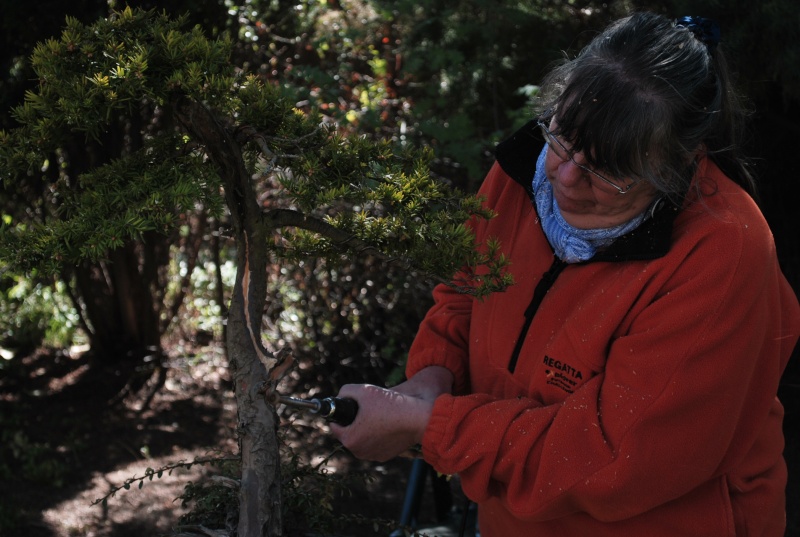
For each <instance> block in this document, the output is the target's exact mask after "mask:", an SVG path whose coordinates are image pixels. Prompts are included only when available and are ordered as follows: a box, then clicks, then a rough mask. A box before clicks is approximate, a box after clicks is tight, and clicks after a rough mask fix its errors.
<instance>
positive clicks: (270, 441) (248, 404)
mask: <svg viewBox="0 0 800 537" xmlns="http://www.w3.org/2000/svg"><path fill="white" fill-rule="evenodd" d="M175 112H176V115H177V118H178V120H179V121H180V122H181V123H182V124H183V125H184V127H185V128H186V129H187V130H188V131H189V132H190V133H191V134H192V135H193V136H194V137H196V138H197V139H198V140H199V141H200V142H201V143H202V144H203V145H204V146H205V148H206V151H207V152H208V154H209V157H210V158H211V160H212V161H213V162H214V164H215V165H216V166H217V168H218V169H219V172H220V175H221V177H222V179H223V181H224V185H225V198H226V203H227V205H228V208H229V209H230V212H231V223H232V225H233V229H234V237H235V240H236V247H237V274H236V283H235V286H234V289H233V294H232V296H231V304H230V309H229V313H228V324H227V351H228V357H229V360H230V365H231V370H232V374H233V381H234V390H235V394H236V403H237V409H238V414H239V416H238V417H239V423H238V434H239V448H240V452H241V457H242V480H241V485H240V489H239V525H238V528H237V532H238V536H239V537H278V536H281V535H283V522H282V518H281V490H280V456H279V450H278V448H279V443H278V436H277V416H276V415H275V411H274V409H273V408H272V407H271V406H270V405H268V404H267V403H266V401H265V399H264V395H263V393H262V390H263V388H264V387H265V386H267V385H268V381H269V376H268V374H269V372H270V371H271V370H272V368H273V367H274V364H275V363H276V360H275V359H274V358H273V356H272V354H271V353H269V352H267V351H266V350H265V349H264V347H263V345H262V343H261V336H260V334H261V315H262V312H263V308H264V303H265V301H266V289H267V260H268V253H269V252H268V246H267V240H266V239H267V237H268V236H269V233H271V229H270V228H269V226H268V225H267V223H265V221H264V220H263V219H262V217H261V210H260V207H259V205H258V201H257V199H256V195H255V191H254V189H253V186H252V184H251V183H250V176H249V174H248V172H247V169H246V167H245V165H244V160H243V159H242V153H241V148H240V147H239V145H238V144H237V142H236V141H235V140H234V138H233V137H232V136H231V134H230V133H229V132H228V130H227V129H226V128H225V126H224V125H222V124H221V123H220V122H219V121H217V119H216V118H215V117H214V116H213V114H212V113H211V112H210V111H209V110H207V109H206V108H205V107H203V106H202V105H200V104H198V103H194V102H191V101H188V100H182V101H179V102H176V103H175Z"/></svg>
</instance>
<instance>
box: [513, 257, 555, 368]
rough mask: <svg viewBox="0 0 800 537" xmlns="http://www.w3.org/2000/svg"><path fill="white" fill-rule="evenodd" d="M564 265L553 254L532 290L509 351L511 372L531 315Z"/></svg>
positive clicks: (530, 320) (514, 366) (534, 312)
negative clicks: (522, 320)
mask: <svg viewBox="0 0 800 537" xmlns="http://www.w3.org/2000/svg"><path fill="white" fill-rule="evenodd" d="M566 266H567V263H566V262H565V261H562V260H561V259H559V258H558V257H557V256H553V264H552V265H550V268H549V269H547V272H545V273H544V274H543V275H542V279H541V280H539V283H538V284H536V289H534V290H533V298H532V299H531V303H530V304H528V307H527V308H526V309H525V323H524V324H523V325H522V330H521V331H520V333H519V337H518V338H517V344H516V345H514V352H512V353H511V361H510V362H509V363H508V370H509V372H511V373H513V372H514V369H516V367H517V360H519V353H520V351H521V350H522V345H523V344H524V343H525V337H526V336H527V335H528V329H530V327H531V323H532V322H533V316H534V315H536V310H538V309H539V305H541V303H542V300H544V297H545V295H546V294H547V291H549V290H550V288H551V287H552V286H553V283H554V282H555V281H556V278H558V275H559V274H561V271H562V270H564V267H566Z"/></svg>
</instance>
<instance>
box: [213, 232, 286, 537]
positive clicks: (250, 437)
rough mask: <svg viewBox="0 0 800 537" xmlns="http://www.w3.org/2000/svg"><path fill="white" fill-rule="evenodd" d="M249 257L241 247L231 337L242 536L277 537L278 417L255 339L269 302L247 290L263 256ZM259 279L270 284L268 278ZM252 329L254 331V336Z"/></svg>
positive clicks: (261, 267) (279, 524) (262, 267)
mask: <svg viewBox="0 0 800 537" xmlns="http://www.w3.org/2000/svg"><path fill="white" fill-rule="evenodd" d="M240 244H241V243H240ZM262 249H263V248H262ZM247 253H248V252H247V251H246V248H245V247H244V246H242V247H241V249H240V253H239V255H238V257H239V263H238V267H239V269H238V271H237V276H236V286H235V288H234V291H233V296H232V298H231V305H230V312H229V316H228V333H227V344H228V356H229V359H230V362H231V370H232V374H233V380H234V383H235V384H234V386H235V393H236V404H237V408H238V414H239V423H238V433H239V448H240V452H241V457H242V482H241V487H240V489H239V527H238V535H239V537H277V536H280V535H283V527H282V526H283V524H282V520H281V489H280V457H279V445H278V436H277V416H276V415H275V411H274V409H273V408H272V407H271V406H269V405H267V403H266V402H265V400H264V395H263V393H262V391H261V389H262V388H263V386H264V385H265V383H266V382H267V371H266V368H265V367H264V365H263V364H262V363H261V361H260V360H259V359H258V355H257V352H258V351H257V350H256V348H257V345H258V343H256V344H254V343H253V340H252V337H251V334H252V333H254V334H256V337H260V335H259V333H260V330H257V329H258V328H260V324H261V323H260V322H259V323H255V322H253V319H259V320H260V319H261V312H262V308H263V304H264V299H263V298H262V299H261V300H257V299H255V297H254V295H260V294H261V293H260V290H259V291H254V290H253V288H252V282H251V283H250V289H245V288H244V286H243V285H242V282H243V281H245V280H246V279H248V278H249V276H250V275H248V274H247V271H249V270H250V267H252V266H253V265H254V263H252V261H253V259H252V257H261V256H259V255H253V254H252V253H251V254H250V255H251V260H250V262H249V263H248V262H247V261H246V260H245V259H243V258H244V256H246V255H247ZM258 266H259V271H260V272H261V274H265V269H266V267H265V264H262V263H258ZM251 275H252V272H251ZM260 279H262V280H263V281H264V282H265V281H266V280H265V278H263V277H262V278H260ZM246 293H247V294H246ZM248 295H249V296H248ZM248 317H249V318H248ZM250 328H253V332H252V333H251V330H250Z"/></svg>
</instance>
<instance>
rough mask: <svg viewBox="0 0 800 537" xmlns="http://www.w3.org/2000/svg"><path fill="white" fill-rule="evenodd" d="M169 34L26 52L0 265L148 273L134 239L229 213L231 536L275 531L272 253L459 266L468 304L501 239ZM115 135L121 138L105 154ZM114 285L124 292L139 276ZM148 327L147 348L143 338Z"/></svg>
mask: <svg viewBox="0 0 800 537" xmlns="http://www.w3.org/2000/svg"><path fill="white" fill-rule="evenodd" d="M182 23H183V21H181V20H177V21H173V20H170V19H169V18H168V17H167V16H166V15H157V14H155V12H152V11H151V12H142V11H132V10H131V9H126V10H124V11H121V12H114V13H112V15H111V16H110V17H109V18H108V19H104V20H101V21H99V22H97V23H95V24H94V25H92V26H85V25H83V24H81V23H80V22H78V21H77V20H75V19H68V20H67V27H66V29H65V30H64V32H63V33H62V35H61V38H60V39H50V40H48V41H46V42H44V43H41V44H39V45H38V46H37V47H36V49H35V51H34V54H33V56H32V65H33V67H34V69H35V71H36V73H37V76H38V81H39V86H38V88H37V90H36V91H29V92H27V93H26V97H25V102H24V103H23V104H22V105H21V106H19V107H17V108H16V109H15V110H14V117H15V119H16V120H17V121H18V122H19V124H20V127H18V128H15V129H11V130H9V131H2V132H0V147H2V149H0V170H2V173H3V179H4V182H5V184H6V185H7V186H14V185H21V186H23V188H24V187H25V186H27V185H28V184H29V183H30V178H31V177H33V178H36V179H38V183H39V184H40V185H41V186H40V188H39V189H38V190H37V191H36V197H35V198H32V202H33V201H34V199H35V200H36V201H37V202H38V204H37V205H36V206H35V210H32V211H29V212H28V213H27V214H26V215H25V216H26V218H20V217H19V216H18V215H16V214H13V215H10V218H6V220H7V221H8V220H10V222H8V223H7V225H6V226H5V227H4V228H3V229H2V233H0V256H2V259H3V260H4V261H5V262H6V263H8V264H9V265H10V266H12V267H15V268H20V269H24V270H36V271H40V272H44V273H51V274H61V275H63V274H64V266H65V265H68V266H74V267H76V269H75V271H74V273H75V277H76V278H77V279H78V280H80V279H81V278H83V277H87V276H88V275H91V268H89V267H88V266H84V267H81V263H83V262H84V261H89V262H91V263H96V264H97V265H96V266H98V267H103V268H106V269H107V271H109V272H116V271H117V270H118V268H119V267H120V266H122V267H125V266H128V265H133V266H138V267H143V269H141V270H142V272H143V273H146V272H147V271H148V270H155V269H156V267H154V265H155V263H154V262H153V260H152V259H151V257H149V255H148V252H145V253H144V255H143V254H142V252H141V251H137V249H138V248H142V246H141V245H145V246H144V247H145V248H146V247H147V246H148V245H150V244H153V243H156V237H157V234H159V233H165V232H167V233H168V232H170V230H172V229H173V228H175V227H177V225H178V224H179V223H180V222H181V221H182V219H183V220H184V221H186V220H189V217H188V216H187V215H198V217H201V218H202V217H203V216H204V214H205V213H206V212H207V213H208V214H210V215H212V216H213V217H215V218H222V217H223V216H226V217H227V218H228V219H229V223H230V233H231V234H232V236H233V238H234V240H235V245H236V256H237V276H236V283H235V287H234V290H233V294H232V299H231V305H230V308H229V317H228V321H227V326H228V338H227V346H228V352H229V356H230V357H231V369H232V371H233V381H234V385H235V392H236V399H237V405H238V414H239V442H240V449H241V457H242V478H241V484H240V495H239V500H240V502H239V506H240V515H239V524H238V530H237V531H238V534H239V535H240V536H248V537H249V536H260V535H270V536H272V535H281V534H282V522H281V517H280V486H279V483H280V480H279V468H280V464H279V457H278V443H277V437H276V427H275V421H274V413H273V411H272V409H271V407H270V406H269V405H268V404H266V402H265V400H264V393H265V392H267V393H269V391H270V390H272V389H274V386H275V384H276V383H277V382H278V381H279V380H280V379H281V377H282V375H283V374H284V373H285V371H286V369H287V367H288V363H289V359H288V358H283V359H281V358H280V353H279V352H276V351H277V349H274V348H272V349H267V348H266V347H265V345H264V344H263V342H262V335H261V317H262V312H263V310H264V304H265V300H266V296H267V281H268V274H267V267H268V265H269V261H270V258H271V257H272V256H275V255H280V256H289V257H294V258H298V257H301V256H307V255H316V256H328V257H334V258H336V257H339V256H342V255H344V253H345V252H348V251H349V252H351V253H357V254H361V255H373V256H376V257H378V258H381V259H383V260H384V261H385V262H387V263H395V264H400V265H408V266H411V265H415V266H417V267H419V268H420V269H421V270H423V271H425V272H427V273H430V274H432V275H436V276H438V277H440V278H442V279H449V276H450V275H452V274H453V273H454V272H455V270H456V269H457V268H458V267H471V268H470V269H467V270H465V271H462V272H461V274H462V279H459V280H456V283H455V285H457V286H459V287H460V288H461V289H462V290H463V292H468V293H472V294H475V295H476V296H479V297H480V296H484V295H485V294H487V293H489V292H491V291H493V290H496V289H500V288H503V287H504V286H505V285H507V284H508V283H509V281H508V277H507V276H505V275H504V274H503V268H504V264H505V262H504V260H503V258H502V256H499V257H498V256H497V245H496V244H493V243H488V244H486V245H484V246H483V248H482V249H481V251H480V252H476V251H474V250H473V247H472V235H471V233H470V232H469V231H468V229H467V228H466V227H465V226H464V224H463V222H464V221H465V220H466V219H467V218H469V217H471V216H473V217H478V218H480V217H482V218H488V217H490V216H491V215H490V214H488V213H486V212H485V211H483V210H482V209H481V207H480V201H479V200H478V199H476V198H472V197H462V196H460V195H458V194H457V193H454V192H450V191H449V190H447V189H446V188H445V187H444V186H443V185H441V184H439V183H437V182H435V181H433V180H431V178H430V177H429V175H428V174H427V171H426V158H425V156H424V155H418V154H415V153H413V152H408V153H404V154H397V155H396V154H393V153H392V151H391V147H390V145H389V144H387V143H374V142H371V141H368V140H366V139H359V138H355V139H345V138H343V137H341V136H338V135H336V134H335V133H333V132H332V131H331V130H330V129H326V128H324V127H320V126H318V125H319V120H318V119H316V118H315V117H313V116H307V115H306V114H304V113H302V112H300V111H299V110H296V109H294V107H293V103H291V102H289V101H288V100H287V99H286V98H285V97H284V96H283V95H282V93H281V92H280V91H279V90H278V89H276V88H275V87H273V86H271V85H268V84H263V83H260V82H259V81H258V80H257V78H255V77H254V76H246V77H245V76H241V75H240V76H236V75H234V74H233V72H232V71H233V69H232V68H231V64H230V62H229V50H230V45H229V42H228V41H226V40H224V39H218V40H214V41H209V40H208V39H207V38H206V37H205V36H204V35H203V33H202V32H201V30H200V29H199V28H198V27H195V29H194V30H192V31H184V30H183V28H182ZM120 124H122V125H125V129H119V128H118V127H119V125H120ZM120 131H124V132H126V134H127V136H128V137H129V138H130V139H131V140H132V142H130V143H122V144H118V143H114V140H113V134H114V133H116V132H120ZM109 133H110V134H112V136H110V138H111V142H112V143H110V144H109V143H107V139H108V137H109ZM85 146H88V147H89V149H88V150H85V149H84V147H85ZM120 147H121V148H122V150H121V151H119V152H114V151H115V150H116V149H117V148H120ZM87 153H88V157H89V158H87V159H86V160H87V161H86V162H81V164H80V165H79V166H73V162H74V161H75V160H78V159H81V158H82V157H84V156H86V155H87ZM51 163H52V164H51ZM56 163H57V165H55V164H56ZM53 167H55V168H56V171H55V172H53V173H49V172H50V170H51V169H52V168H53ZM278 187H279V188H278ZM133 240H136V241H137V243H134V242H133ZM153 255H158V256H164V257H166V256H167V255H168V252H167V251H166V250H160V251H159V250H157V251H156V252H154V253H153ZM104 263H105V264H104ZM82 268H83V269H84V270H82ZM87 268H88V269H89V270H86V269H87ZM114 281H115V283H116V285H117V287H118V288H120V289H119V291H120V292H121V294H124V295H129V294H133V295H134V296H135V295H136V293H137V291H136V289H137V288H136V287H134V283H135V282H132V281H129V280H126V279H124V278H121V279H116V280H114ZM120 282H123V283H120ZM149 291H150V290H149V289H142V288H138V292H140V293H147V292H149ZM87 296H88V295H87ZM145 302H148V301H145ZM149 302H152V301H149ZM130 313H131V317H130V320H131V321H135V320H138V315H137V312H135V311H132V312H130ZM148 333H151V334H152V337H153V338H155V340H157V337H158V331H157V329H156V328H155V327H152V329H151V331H150V332H148Z"/></svg>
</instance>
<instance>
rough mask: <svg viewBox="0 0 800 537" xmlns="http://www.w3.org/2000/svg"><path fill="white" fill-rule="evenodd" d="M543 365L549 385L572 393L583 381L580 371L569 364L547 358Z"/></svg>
mask: <svg viewBox="0 0 800 537" xmlns="http://www.w3.org/2000/svg"><path fill="white" fill-rule="evenodd" d="M542 363H544V365H545V370H544V374H545V375H546V376H547V384H548V385H550V386H556V387H557V388H561V389H562V390H564V391H565V392H567V393H572V392H574V391H575V388H576V387H577V386H578V384H580V383H581V382H580V381H582V380H583V373H581V371H580V369H575V368H574V367H572V366H571V365H570V364H568V363H567V362H562V361H561V360H556V359H555V358H550V357H549V356H545V357H544V361H543V362H542Z"/></svg>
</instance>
